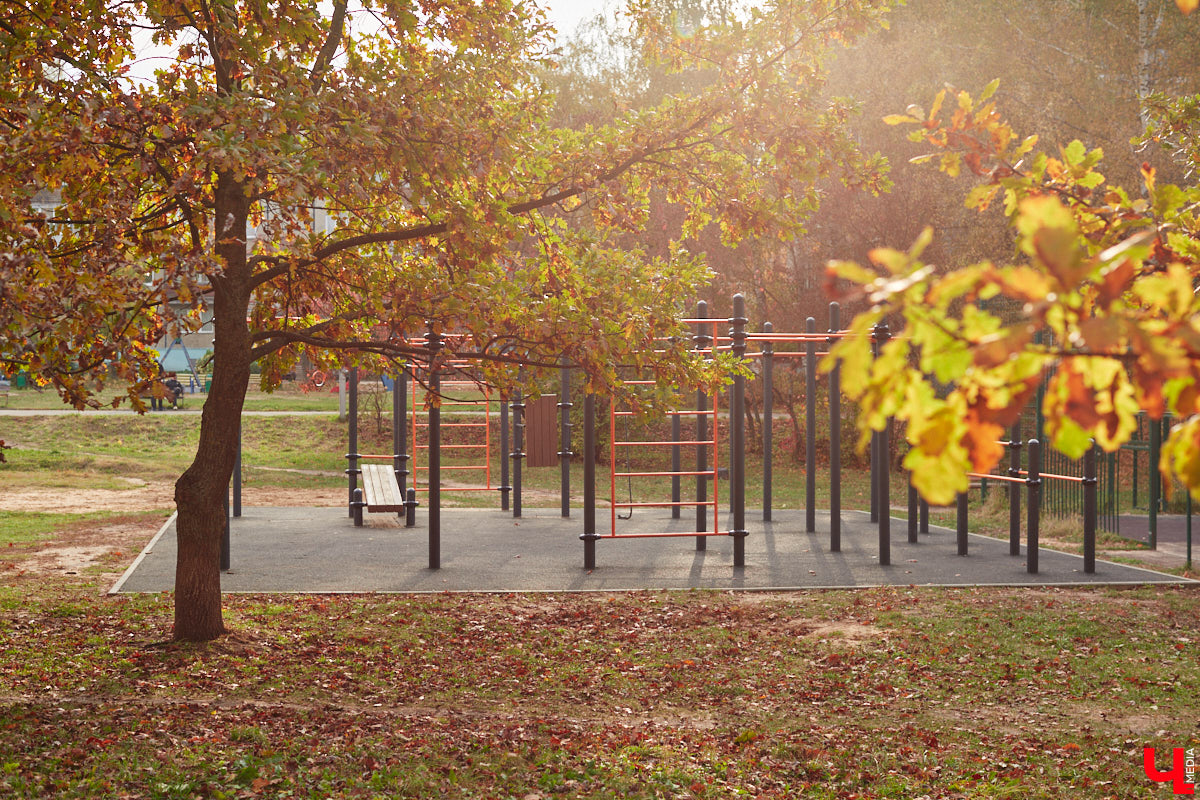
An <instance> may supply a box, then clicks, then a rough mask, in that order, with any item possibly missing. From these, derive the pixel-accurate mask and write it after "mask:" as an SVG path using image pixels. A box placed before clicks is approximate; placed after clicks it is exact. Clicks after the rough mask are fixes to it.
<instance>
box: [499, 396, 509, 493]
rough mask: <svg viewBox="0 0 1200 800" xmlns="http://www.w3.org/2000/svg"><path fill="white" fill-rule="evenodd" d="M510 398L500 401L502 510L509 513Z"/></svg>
mask: <svg viewBox="0 0 1200 800" xmlns="http://www.w3.org/2000/svg"><path fill="white" fill-rule="evenodd" d="M510 455H511V454H510V453H509V451H508V398H507V397H505V398H502V399H501V400H500V510H501V511H508V496H509V493H511V492H512V487H511V486H509V485H508V460H509V457H510Z"/></svg>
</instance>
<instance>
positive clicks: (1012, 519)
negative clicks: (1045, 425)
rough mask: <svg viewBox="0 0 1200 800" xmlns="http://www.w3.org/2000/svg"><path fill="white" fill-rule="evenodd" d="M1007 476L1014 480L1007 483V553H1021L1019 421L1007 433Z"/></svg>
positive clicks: (1016, 554) (1011, 554) (1014, 554)
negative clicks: (1018, 480)
mask: <svg viewBox="0 0 1200 800" xmlns="http://www.w3.org/2000/svg"><path fill="white" fill-rule="evenodd" d="M1008 455H1009V461H1008V476H1009V477H1010V478H1013V479H1014V480H1013V481H1011V482H1010V483H1009V484H1008V554H1009V555H1010V556H1019V555H1021V484H1019V483H1017V481H1016V479H1019V478H1020V477H1021V421H1020V420H1017V421H1016V422H1014V423H1013V426H1012V430H1011V431H1010V432H1009V434H1008Z"/></svg>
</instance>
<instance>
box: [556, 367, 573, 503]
mask: <svg viewBox="0 0 1200 800" xmlns="http://www.w3.org/2000/svg"><path fill="white" fill-rule="evenodd" d="M559 377H560V378H561V381H562V396H561V399H560V401H559V403H558V412H559V427H560V428H561V431H560V437H561V448H560V449H559V451H558V466H559V494H560V495H561V503H560V504H561V508H562V516H563V519H568V518H570V516H571V456H573V455H575V454H574V453H572V452H571V407H572V406H573V405H574V404H573V403H572V402H571V368H570V367H567V366H563V367H562V368H561V369H560V370H559Z"/></svg>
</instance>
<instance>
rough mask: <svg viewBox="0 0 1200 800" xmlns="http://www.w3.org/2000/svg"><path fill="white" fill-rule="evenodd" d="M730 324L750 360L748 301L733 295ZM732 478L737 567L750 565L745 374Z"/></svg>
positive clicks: (734, 412)
mask: <svg viewBox="0 0 1200 800" xmlns="http://www.w3.org/2000/svg"><path fill="white" fill-rule="evenodd" d="M729 322H730V326H731V327H730V332H729V335H730V338H731V339H732V340H733V344H732V346H731V350H732V351H733V357H734V358H735V359H737V360H738V361H739V362H740V361H743V360H745V358H746V298H745V297H743V296H742V295H741V294H735V295H734V296H733V318H732V319H730V320H729ZM729 415H730V419H729V449H730V451H731V452H730V462H731V463H730V465H729V478H730V483H731V484H732V486H731V487H730V492H731V494H732V495H733V497H732V505H733V509H732V510H733V529H732V530H730V531H729V535H730V536H732V537H733V565H734V566H735V567H742V566H745V565H746V378H745V376H743V375H742V374H741V373H738V374H737V375H736V376H734V379H733V403H732V408H730V409H729Z"/></svg>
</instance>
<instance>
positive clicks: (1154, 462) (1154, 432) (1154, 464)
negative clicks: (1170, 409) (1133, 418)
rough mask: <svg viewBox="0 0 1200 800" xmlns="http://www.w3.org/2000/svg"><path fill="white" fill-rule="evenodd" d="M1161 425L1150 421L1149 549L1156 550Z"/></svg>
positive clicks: (1160, 486) (1155, 421) (1160, 483)
mask: <svg viewBox="0 0 1200 800" xmlns="http://www.w3.org/2000/svg"><path fill="white" fill-rule="evenodd" d="M1161 451H1162V425H1161V422H1160V420H1157V419H1152V420H1150V467H1149V469H1147V470H1146V473H1147V474H1148V475H1149V476H1150V549H1151V550H1157V549H1158V505H1159V493H1160V490H1161V488H1162V476H1161V475H1160V474H1159V472H1158V461H1159V458H1160V457H1161V455H1162V452H1161Z"/></svg>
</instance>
